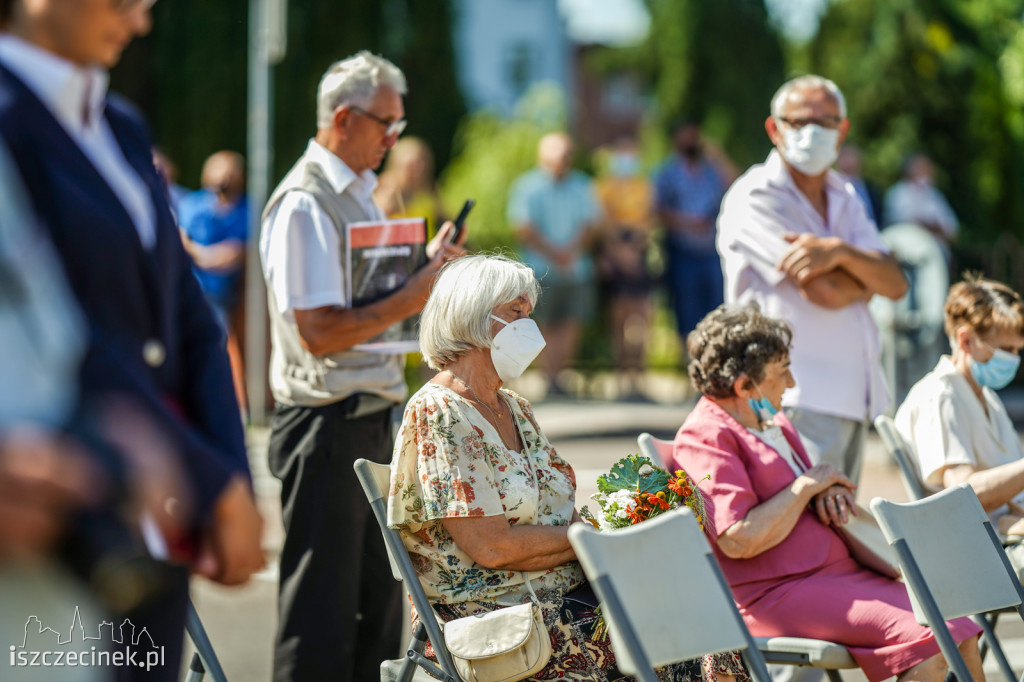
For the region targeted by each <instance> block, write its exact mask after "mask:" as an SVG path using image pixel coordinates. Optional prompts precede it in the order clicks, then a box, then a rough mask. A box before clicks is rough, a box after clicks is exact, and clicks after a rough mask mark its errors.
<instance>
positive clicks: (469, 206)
mask: <svg viewBox="0 0 1024 682" xmlns="http://www.w3.org/2000/svg"><path fill="white" fill-rule="evenodd" d="M474 206H476V200H475V199H466V203H464V204H463V205H462V210H461V211H459V215H458V216H457V217H456V218H455V229H454V230H452V233H451V235H450V236H449V237H448V243H449V244H453V243H455V242H457V241H458V240H459V238H460V237H461V236H462V230H463V226H464V225H465V223H466V216H468V215H469V212H470V211H472V210H473V207H474Z"/></svg>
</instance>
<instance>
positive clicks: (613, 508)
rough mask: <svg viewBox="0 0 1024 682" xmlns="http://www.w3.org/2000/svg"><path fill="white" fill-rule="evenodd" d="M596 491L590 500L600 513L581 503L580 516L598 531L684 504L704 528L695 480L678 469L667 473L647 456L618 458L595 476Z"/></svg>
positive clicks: (624, 525) (650, 516)
mask: <svg viewBox="0 0 1024 682" xmlns="http://www.w3.org/2000/svg"><path fill="white" fill-rule="evenodd" d="M709 478H710V476H705V477H704V479H701V480H705V479H709ZM597 490H598V492H597V494H595V495H592V496H591V498H590V499H592V500H594V501H595V502H597V504H598V506H599V507H600V513H599V514H597V515H596V516H595V515H594V514H593V513H591V511H590V510H589V509H588V508H587V507H585V506H584V507H583V509H581V510H580V516H582V517H583V518H584V519H586V520H587V521H589V522H590V523H592V524H593V525H594V527H595V528H599V529H600V530H612V529H615V528H625V527H627V526H632V525H635V524H637V523H641V522H643V521H646V520H647V519H651V518H654V517H655V516H658V515H659V514H664V513H665V512H667V511H668V510H670V509H675V508H676V507H679V506H680V505H684V504H685V505H686V506H687V507H689V508H690V509H691V510H693V514H694V516H696V517H697V523H699V524H700V525H701V528H703V527H704V496H703V495H701V493H700V491H699V490H697V483H696V482H695V481H694V480H693V479H692V478H690V476H689V475H687V473H686V472H685V471H683V470H681V469H680V470H678V471H676V472H675V474H674V475H672V474H669V472H667V471H665V470H664V469H662V468H661V467H658V466H655V465H654V463H653V462H651V460H650V458H648V457H642V456H641V455H630V456H628V457H624V458H622V459H620V460H619V461H618V462H616V463H615V465H614V466H613V467H612V468H611V470H610V471H609V472H608V473H607V474H602V475H601V476H599V477H598V479H597Z"/></svg>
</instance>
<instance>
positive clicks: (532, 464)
mask: <svg viewBox="0 0 1024 682" xmlns="http://www.w3.org/2000/svg"><path fill="white" fill-rule="evenodd" d="M501 397H502V398H504V400H505V405H506V406H508V413H509V415H510V416H511V417H512V421H513V422H514V423H515V425H516V432H517V433H518V434H519V442H521V443H522V444H523V456H524V457H525V458H526V460H527V461H526V463H527V464H528V465H529V466H530V475H531V476H532V477H533V489H534V490H536V491H537V509H538V511H539V510H540V481H539V480H538V478H537V465H536V463H535V462H534V461H533V457H532V456H531V455H530V447H529V446H528V445H527V444H526V436H525V435H524V434H523V427H522V425H521V424H520V423H519V418H518V417H516V413H515V411H513V409H512V405H511V404H509V397H508V395H507V394H505V393H502V394H501ZM520 573H521V574H522V576H523V583H524V584H525V585H526V589H527V590H528V591H529V592H530V599H531V600H532V601H533V603H534V604H536V605H537V606H540V599H538V598H537V593H536V592H534V591H533V585H532V584H530V576H528V575H527V574H526V571H520Z"/></svg>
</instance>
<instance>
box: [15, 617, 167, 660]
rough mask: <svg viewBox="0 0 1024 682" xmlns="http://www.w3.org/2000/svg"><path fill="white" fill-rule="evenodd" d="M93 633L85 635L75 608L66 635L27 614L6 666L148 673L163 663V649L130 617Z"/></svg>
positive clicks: (103, 624) (98, 628) (98, 626)
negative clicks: (134, 669) (110, 668)
mask: <svg viewBox="0 0 1024 682" xmlns="http://www.w3.org/2000/svg"><path fill="white" fill-rule="evenodd" d="M76 632H77V633H78V637H77V638H76V637H75V634H76ZM95 633H96V634H95V636H91V635H90V634H87V633H86V628H85V624H84V623H83V622H82V615H81V611H80V609H79V607H78V606H76V607H75V613H74V615H73V616H72V618H71V625H70V627H69V628H68V630H67V636H64V634H63V632H61V631H58V630H55V629H54V628H52V627H50V626H49V625H46V624H44V623H43V622H42V621H41V620H40V619H39V617H38V616H35V615H30V616H29V617H28V619H27V620H26V621H25V628H24V635H23V637H22V640H21V644H20V645H14V644H12V645H11V647H10V657H9V665H11V666H12V667H47V668H51V667H72V668H74V667H83V668H84V667H93V666H113V667H122V666H130V667H138V668H145V669H146V670H149V669H150V668H153V667H155V666H157V665H161V666H162V665H163V664H164V647H163V646H157V645H156V643H155V642H154V641H153V636H152V635H150V634H149V630H147V629H146V628H144V627H143V628H141V629H138V628H137V627H136V625H135V623H133V622H132V621H131V619H130V618H125V619H124V620H123V621H121V624H120V625H119V626H115V623H114V621H109V620H104V621H101V622H100V623H99V624H98V625H97V626H96V630H95ZM75 645H79V646H78V647H75ZM58 647H66V648H63V649H62V648H58ZM84 647H88V649H85V648H84ZM72 649H75V650H72Z"/></svg>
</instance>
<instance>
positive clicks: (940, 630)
mask: <svg viewBox="0 0 1024 682" xmlns="http://www.w3.org/2000/svg"><path fill="white" fill-rule="evenodd" d="M892 548H893V549H894V550H896V556H897V557H899V560H900V566H902V568H903V576H904V578H905V579H906V581H907V584H908V585H911V586H913V587H914V588H915V590H914V591H915V592H917V595H918V600H919V603H920V605H921V609H922V610H923V611H924V614H925V619H926V620H927V622H928V624H929V625H930V626H931V629H932V634H933V635H934V636H935V641H937V642H938V643H939V649H940V650H941V651H942V655H943V657H944V658H945V659H946V662H947V663H948V664H949V671H950V675H955V676H956V679H957V680H958V682H971V674H970V671H969V670H968V669H967V663H966V662H965V661H964V657H963V656H961V655H960V649H958V648H957V646H956V642H955V641H953V635H951V634H950V632H949V629H948V628H947V627H946V626H945V623H946V620H945V618H943V617H942V613H941V612H940V611H939V607H938V604H936V603H935V600H934V599H932V598H931V595H930V594H928V591H927V589H923V590H922V589H916V588H918V587H924V586H926V585H927V584H928V583H927V582H926V581H925V579H924V575H922V574H921V568H920V567H919V566H918V565H917V560H916V559H914V555H913V554H911V553H910V548H909V547H908V546H907V541H906V540H904V539H902V538H901V539H899V540H897V541H896V542H894V543H893V545H892ZM946 679H947V680H948V679H949V675H947V676H946Z"/></svg>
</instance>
